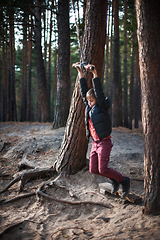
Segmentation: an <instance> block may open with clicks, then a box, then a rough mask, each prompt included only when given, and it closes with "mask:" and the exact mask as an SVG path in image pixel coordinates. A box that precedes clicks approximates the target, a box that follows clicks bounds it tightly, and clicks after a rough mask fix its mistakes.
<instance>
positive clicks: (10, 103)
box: [7, 8, 17, 121]
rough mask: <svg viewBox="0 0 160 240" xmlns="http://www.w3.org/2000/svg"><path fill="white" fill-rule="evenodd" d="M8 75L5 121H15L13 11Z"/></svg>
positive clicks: (10, 22)
mask: <svg viewBox="0 0 160 240" xmlns="http://www.w3.org/2000/svg"><path fill="white" fill-rule="evenodd" d="M9 29H10V32H9V75H8V84H7V88H8V89H7V121H17V110H16V97H15V38H14V9H13V8H11V10H10V12H9Z"/></svg>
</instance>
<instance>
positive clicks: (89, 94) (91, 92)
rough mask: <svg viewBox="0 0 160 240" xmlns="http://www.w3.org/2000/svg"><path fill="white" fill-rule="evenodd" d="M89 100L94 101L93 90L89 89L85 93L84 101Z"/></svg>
mask: <svg viewBox="0 0 160 240" xmlns="http://www.w3.org/2000/svg"><path fill="white" fill-rule="evenodd" d="M89 98H95V99H96V96H95V93H94V89H93V88H91V89H89V90H88V92H87V93H86V99H87V100H88V99H89Z"/></svg>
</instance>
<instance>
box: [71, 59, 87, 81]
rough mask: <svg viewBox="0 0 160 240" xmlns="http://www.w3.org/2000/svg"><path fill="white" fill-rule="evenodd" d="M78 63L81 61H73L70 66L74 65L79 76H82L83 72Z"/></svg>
mask: <svg viewBox="0 0 160 240" xmlns="http://www.w3.org/2000/svg"><path fill="white" fill-rule="evenodd" d="M80 65H81V63H80V62H77V63H73V64H72V67H75V68H76V69H77V71H78V74H79V77H80V78H83V77H84V76H83V72H82V69H81V67H80Z"/></svg>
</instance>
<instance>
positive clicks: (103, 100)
mask: <svg viewBox="0 0 160 240" xmlns="http://www.w3.org/2000/svg"><path fill="white" fill-rule="evenodd" d="M92 83H93V88H94V92H95V95H96V98H97V103H98V104H99V105H100V106H101V107H102V108H104V109H105V110H108V109H109V108H110V106H111V101H110V99H109V98H108V97H105V95H104V92H103V88H102V84H101V81H100V79H99V78H98V77H96V78H93V79H92Z"/></svg>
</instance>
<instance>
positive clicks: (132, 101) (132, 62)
mask: <svg viewBox="0 0 160 240" xmlns="http://www.w3.org/2000/svg"><path fill="white" fill-rule="evenodd" d="M131 41H132V44H131V79H130V95H129V96H130V98H129V129H132V120H133V116H134V98H133V97H134V72H135V67H134V55H135V54H134V52H135V51H134V33H132V39H131Z"/></svg>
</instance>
